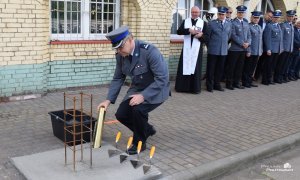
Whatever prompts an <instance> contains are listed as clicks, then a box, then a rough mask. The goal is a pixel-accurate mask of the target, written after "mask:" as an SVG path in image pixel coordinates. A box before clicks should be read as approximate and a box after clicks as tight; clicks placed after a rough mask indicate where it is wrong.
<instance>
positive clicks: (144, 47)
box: [140, 44, 149, 49]
mask: <svg viewBox="0 0 300 180" xmlns="http://www.w3.org/2000/svg"><path fill="white" fill-rule="evenodd" d="M140 48H143V49H148V48H149V44H140Z"/></svg>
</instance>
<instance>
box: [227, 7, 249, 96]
mask: <svg viewBox="0 0 300 180" xmlns="http://www.w3.org/2000/svg"><path fill="white" fill-rule="evenodd" d="M236 9H237V18H235V19H234V20H233V21H232V33H231V47H230V48H229V52H228V59H227V61H228V62H227V67H226V72H225V76H226V88H227V89H230V90H233V89H234V88H239V89H244V87H243V86H241V85H240V80H241V77H242V73H243V66H244V61H245V57H246V52H247V48H248V47H249V46H250V45H251V34H250V27H249V24H248V22H247V21H245V19H244V15H245V12H246V10H247V7H246V6H243V5H241V6H238V7H236Z"/></svg>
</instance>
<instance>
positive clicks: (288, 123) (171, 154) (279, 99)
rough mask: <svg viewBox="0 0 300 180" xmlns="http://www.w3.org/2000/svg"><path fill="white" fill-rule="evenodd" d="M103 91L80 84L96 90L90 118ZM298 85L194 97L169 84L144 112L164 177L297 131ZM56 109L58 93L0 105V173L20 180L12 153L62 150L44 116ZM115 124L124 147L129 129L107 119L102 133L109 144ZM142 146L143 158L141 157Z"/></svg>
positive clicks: (112, 108) (111, 115) (59, 101)
mask: <svg viewBox="0 0 300 180" xmlns="http://www.w3.org/2000/svg"><path fill="white" fill-rule="evenodd" d="M173 86H174V84H172V88H173ZM126 89H127V88H126V87H124V88H123V90H122V91H121V94H120V96H119V98H118V101H117V103H116V105H111V106H110V108H109V110H108V112H107V115H106V119H107V120H113V119H115V117H114V112H115V111H116V108H117V107H118V104H119V103H120V101H121V100H122V97H123V95H124V94H125V92H126ZM107 90H108V89H107V88H106V87H101V88H90V89H83V90H82V91H83V92H85V93H88V94H93V95H94V102H93V106H92V107H93V110H94V117H96V114H95V112H96V111H95V110H96V107H97V105H98V103H99V102H100V101H102V100H104V99H105V97H106V93H107ZM299 90H300V81H296V82H290V83H287V84H280V85H271V86H263V85H260V86H259V87H258V88H251V89H244V90H234V91H230V90H226V91H225V92H216V91H215V92H213V93H209V92H206V91H205V90H203V92H202V93H201V94H197V95H195V94H185V93H176V92H174V91H173V90H172V97H170V99H169V100H168V101H166V102H165V103H164V104H163V105H162V106H160V107H159V108H157V109H156V110H154V111H153V112H151V114H150V123H151V124H153V125H154V126H155V127H156V129H157V131H158V132H157V134H156V135H155V136H153V137H150V138H149V140H148V149H150V146H151V145H155V146H156V147H157V150H156V154H155V156H154V160H153V163H154V165H155V166H157V167H158V168H159V169H161V171H162V172H163V173H164V175H170V174H173V173H175V172H178V171H181V170H184V169H187V168H191V167H195V166H199V165H202V164H205V163H208V162H210V161H214V160H216V159H219V158H224V157H226V156H229V155H233V154H236V153H239V152H241V151H244V150H248V149H250V148H253V147H256V146H259V145H262V144H265V143H268V142H271V141H273V140H276V139H280V138H282V137H285V136H288V135H291V134H294V133H296V132H299V131H300V121H299V120H300V93H299V92H300V91H299ZM79 92H80V91H79V90H77V91H68V93H79ZM71 104H72V103H71V102H68V103H67V107H68V108H72V106H71ZM84 106H85V108H89V107H90V104H89V103H87V102H86V103H84ZM62 109H63V94H62V92H55V93H48V94H47V95H46V96H44V97H42V98H38V99H32V100H25V101H16V102H7V103H0V141H1V148H0V160H1V161H0V162H1V164H0V179H13V180H18V179H21V180H22V179H24V177H23V176H22V175H20V174H19V173H18V171H17V170H16V169H15V168H14V166H13V165H12V164H11V163H10V158H11V157H16V156H23V155H28V154H34V153H37V152H44V151H48V150H52V149H57V148H63V144H62V143H61V141H60V140H59V139H57V138H56V137H54V136H53V134H52V126H51V121H50V116H49V115H48V112H50V111H55V110H62ZM119 130H120V131H122V133H123V135H122V139H121V142H120V148H121V149H123V150H124V149H125V146H126V142H127V138H128V137H129V136H130V135H131V133H130V131H128V130H127V129H126V128H125V127H124V126H123V125H121V124H120V123H117V124H108V125H105V126H104V137H103V139H104V140H105V141H107V142H111V143H113V142H114V138H115V135H116V133H117V131H119ZM146 152H147V153H142V158H146V156H147V155H148V151H146ZM62 161H63V160H62Z"/></svg>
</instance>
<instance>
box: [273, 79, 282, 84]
mask: <svg viewBox="0 0 300 180" xmlns="http://www.w3.org/2000/svg"><path fill="white" fill-rule="evenodd" d="M274 82H275V83H277V84H282V81H281V80H277V81H274Z"/></svg>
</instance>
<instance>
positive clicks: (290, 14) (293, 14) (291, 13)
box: [286, 10, 296, 16]
mask: <svg viewBox="0 0 300 180" xmlns="http://www.w3.org/2000/svg"><path fill="white" fill-rule="evenodd" d="M295 14H296V11H295V10H289V11H287V12H286V15H287V16H295Z"/></svg>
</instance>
